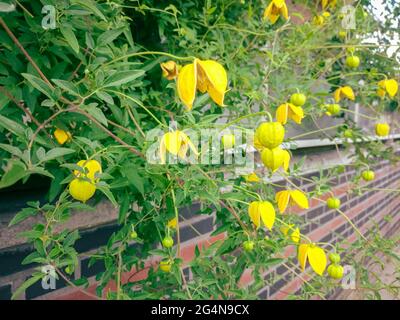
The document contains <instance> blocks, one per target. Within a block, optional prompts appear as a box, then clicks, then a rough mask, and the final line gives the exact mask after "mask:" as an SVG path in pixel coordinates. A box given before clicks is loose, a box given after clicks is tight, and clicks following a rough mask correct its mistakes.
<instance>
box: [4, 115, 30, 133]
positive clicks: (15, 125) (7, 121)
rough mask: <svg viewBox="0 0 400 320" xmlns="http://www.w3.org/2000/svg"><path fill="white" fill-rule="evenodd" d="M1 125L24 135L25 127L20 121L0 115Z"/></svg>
mask: <svg viewBox="0 0 400 320" xmlns="http://www.w3.org/2000/svg"><path fill="white" fill-rule="evenodd" d="M0 126H2V127H3V128H5V129H7V130H9V131H11V132H12V133H14V134H15V135H17V136H19V137H23V136H24V132H25V129H24V127H23V126H22V125H20V124H19V123H17V122H15V121H13V120H11V119H8V118H6V117H4V116H2V115H0Z"/></svg>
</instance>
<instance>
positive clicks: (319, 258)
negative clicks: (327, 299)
mask: <svg viewBox="0 0 400 320" xmlns="http://www.w3.org/2000/svg"><path fill="white" fill-rule="evenodd" d="M297 258H298V260H299V263H300V266H301V270H302V271H304V269H305V268H306V263H307V260H308V262H309V263H310V266H311V268H312V269H313V270H314V271H315V273H316V274H318V275H320V276H322V274H323V273H324V271H325V268H326V264H327V259H326V254H325V251H324V250H323V249H322V248H320V247H318V246H317V245H315V244H313V243H307V244H301V245H300V246H299V248H298V256H297Z"/></svg>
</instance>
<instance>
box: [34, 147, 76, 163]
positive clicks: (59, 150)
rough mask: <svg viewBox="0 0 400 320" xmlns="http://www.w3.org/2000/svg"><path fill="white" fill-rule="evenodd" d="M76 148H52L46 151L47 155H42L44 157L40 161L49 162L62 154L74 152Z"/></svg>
mask: <svg viewBox="0 0 400 320" xmlns="http://www.w3.org/2000/svg"><path fill="white" fill-rule="evenodd" d="M74 152H75V150H74V149H70V148H54V149H51V150H50V151H48V152H47V153H46V155H45V156H44V157H42V159H41V160H40V162H41V163H42V162H47V161H50V160H53V159H56V158H59V157H62V156H65V155H67V154H71V153H74Z"/></svg>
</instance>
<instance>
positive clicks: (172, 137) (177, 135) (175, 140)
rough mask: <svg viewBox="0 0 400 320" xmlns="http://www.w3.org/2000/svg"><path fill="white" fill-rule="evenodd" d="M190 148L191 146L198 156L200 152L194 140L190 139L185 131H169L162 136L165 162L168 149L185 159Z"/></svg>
mask: <svg viewBox="0 0 400 320" xmlns="http://www.w3.org/2000/svg"><path fill="white" fill-rule="evenodd" d="M188 148H190V149H191V150H192V151H193V152H194V154H195V155H196V156H197V155H198V154H199V153H198V152H197V149H196V147H195V146H194V144H193V143H192V141H190V139H189V137H188V136H187V135H186V134H185V133H184V132H183V131H179V130H176V131H172V132H167V133H166V134H164V135H163V137H162V138H161V143H160V158H161V163H163V164H164V163H165V156H166V151H168V152H169V153H171V154H173V155H175V156H178V157H179V158H181V159H185V157H186V153H187V151H188Z"/></svg>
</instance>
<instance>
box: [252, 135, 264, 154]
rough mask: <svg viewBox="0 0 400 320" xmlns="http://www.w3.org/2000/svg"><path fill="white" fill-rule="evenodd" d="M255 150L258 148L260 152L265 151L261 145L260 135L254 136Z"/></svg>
mask: <svg viewBox="0 0 400 320" xmlns="http://www.w3.org/2000/svg"><path fill="white" fill-rule="evenodd" d="M253 145H254V148H256V149H257V150H259V151H262V150H263V149H264V146H263V145H262V144H261V142H260V139H259V138H258V135H257V134H255V135H254V141H253Z"/></svg>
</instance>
